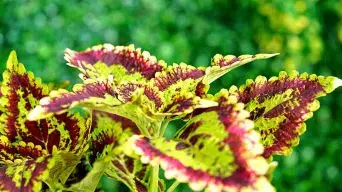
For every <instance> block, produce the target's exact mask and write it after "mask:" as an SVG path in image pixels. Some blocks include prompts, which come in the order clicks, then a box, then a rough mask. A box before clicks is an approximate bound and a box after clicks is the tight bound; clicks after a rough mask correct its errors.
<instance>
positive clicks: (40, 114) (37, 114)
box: [27, 106, 47, 121]
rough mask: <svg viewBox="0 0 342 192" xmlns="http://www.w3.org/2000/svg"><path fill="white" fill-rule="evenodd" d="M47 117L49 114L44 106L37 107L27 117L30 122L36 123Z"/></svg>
mask: <svg viewBox="0 0 342 192" xmlns="http://www.w3.org/2000/svg"><path fill="white" fill-rule="evenodd" d="M46 115H47V114H46V110H45V108H43V107H42V106H37V107H36V108H34V109H33V110H32V111H31V112H30V113H29V114H28V115H27V119H28V120H29V121H35V120H38V119H42V118H44V117H46Z"/></svg>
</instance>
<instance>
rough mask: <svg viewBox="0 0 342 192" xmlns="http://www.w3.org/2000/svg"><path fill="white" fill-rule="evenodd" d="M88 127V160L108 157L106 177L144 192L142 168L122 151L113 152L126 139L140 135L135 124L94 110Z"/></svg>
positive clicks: (143, 166) (143, 169)
mask: <svg viewBox="0 0 342 192" xmlns="http://www.w3.org/2000/svg"><path fill="white" fill-rule="evenodd" d="M92 127H93V129H94V130H93V132H92V141H91V142H92V151H93V152H92V159H94V158H100V159H101V158H104V157H111V159H110V162H109V164H108V166H107V168H106V170H105V173H106V175H108V176H109V177H111V178H114V179H116V180H119V181H121V182H123V183H124V184H125V185H126V186H127V187H128V188H130V190H131V191H146V182H145V181H144V179H145V178H144V176H145V173H146V165H142V164H141V162H140V161H139V159H134V158H131V157H129V156H126V155H125V154H124V153H123V152H122V150H125V149H117V148H120V147H121V144H122V143H124V142H125V141H126V140H127V138H129V137H130V136H132V135H135V134H136V135H139V134H141V133H140V131H139V129H138V127H137V126H136V125H135V123H134V122H133V121H131V120H129V119H127V118H124V117H121V116H118V115H114V114H110V113H105V112H100V111H94V112H93V126H92ZM118 151H119V152H118ZM143 189H144V190H143Z"/></svg>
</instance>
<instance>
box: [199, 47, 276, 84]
mask: <svg viewBox="0 0 342 192" xmlns="http://www.w3.org/2000/svg"><path fill="white" fill-rule="evenodd" d="M276 55H278V53H276V54H256V55H241V56H239V57H236V56H234V55H226V56H222V55H220V54H216V55H215V56H214V58H212V60H211V67H208V68H207V69H206V76H205V78H204V83H205V84H210V83H211V82H213V81H215V80H216V79H218V78H220V77H221V76H222V75H224V74H226V73H228V72H229V71H231V70H233V69H235V68H236V67H239V66H241V65H244V64H246V63H249V62H252V61H255V60H258V59H268V58H270V57H273V56H276Z"/></svg>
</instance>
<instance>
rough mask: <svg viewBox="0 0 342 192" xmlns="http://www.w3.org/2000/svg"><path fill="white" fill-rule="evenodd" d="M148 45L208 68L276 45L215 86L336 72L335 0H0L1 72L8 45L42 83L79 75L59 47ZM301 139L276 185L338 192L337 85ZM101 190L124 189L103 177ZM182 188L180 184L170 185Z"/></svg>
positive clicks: (341, 146) (341, 143)
mask: <svg viewBox="0 0 342 192" xmlns="http://www.w3.org/2000/svg"><path fill="white" fill-rule="evenodd" d="M105 42H107V43H112V44H115V45H127V44H131V43H134V44H135V45H136V47H141V48H143V50H148V51H150V52H151V53H152V54H153V55H155V56H157V58H159V59H164V60H165V61H166V62H168V63H169V64H171V63H173V62H175V63H179V62H181V61H183V62H185V63H188V64H192V65H195V66H207V65H209V63H210V58H211V57H212V56H214V55H215V54H216V53H221V54H224V55H226V54H235V55H240V54H253V53H259V52H265V53H273V52H280V53H281V55H280V56H278V57H276V58H274V59H270V60H266V61H257V62H254V63H251V64H248V65H246V66H243V67H240V68H238V69H236V70H234V71H232V72H230V73H229V74H227V75H225V76H224V77H222V78H221V79H219V80H218V81H217V82H216V83H214V85H213V86H212V88H211V90H210V91H211V92H216V91H217V90H219V89H220V88H222V87H224V88H228V87H229V86H230V85H232V84H237V85H239V84H242V83H244V81H245V80H246V79H247V78H255V77H256V76H257V75H259V74H262V75H265V76H268V77H270V76H272V75H277V74H278V72H279V71H280V70H286V71H290V70H292V69H296V70H298V71H300V72H304V71H307V72H310V73H317V74H322V75H334V76H338V77H340V78H342V73H341V72H342V53H341V50H342V1H341V0H320V1H319V0H297V1H296V0H286V1H284V0H268V1H266V0H240V1H235V0H195V1H193V0H175V1H167V0H165V1H163V0H139V1H134V0H121V1H110V0H104V1H80V0H69V1H60V0H36V1H29V0H27V1H24V0H13V1H12V0H0V60H1V63H2V65H1V67H0V68H1V70H3V69H4V66H5V65H4V63H5V60H6V58H7V56H8V54H9V52H10V50H12V49H15V50H17V52H18V55H19V58H20V60H21V61H22V62H23V63H25V64H26V66H27V68H28V69H29V70H32V71H34V72H35V74H36V76H40V77H42V79H43V80H44V81H45V82H62V81H64V80H70V81H71V83H72V84H73V83H75V82H76V81H78V79H77V71H75V70H73V69H71V68H68V67H67V66H66V65H65V62H64V61H63V50H64V49H65V48H67V47H69V48H71V49H76V50H83V49H85V48H87V47H89V46H92V45H95V44H101V43H105ZM320 101H321V108H320V110H319V111H318V112H316V113H315V115H314V118H313V119H311V120H309V121H308V130H307V132H306V134H305V135H304V136H302V137H301V146H300V147H297V148H295V150H294V152H293V153H292V154H291V155H290V156H288V157H276V158H275V159H276V160H278V161H279V166H278V168H277V169H276V171H275V174H274V179H273V181H272V183H273V184H274V185H275V187H276V188H277V189H278V191H342V185H341V183H342V118H341V117H342V89H341V88H340V89H339V90H337V91H335V92H334V93H333V94H331V95H329V96H328V97H326V98H323V99H320ZM101 186H102V188H103V191H124V190H125V188H124V187H123V186H122V185H120V184H118V183H113V182H111V181H109V180H108V179H103V180H102V183H101ZM178 189H179V191H187V190H188V189H186V186H181V187H179V188H178Z"/></svg>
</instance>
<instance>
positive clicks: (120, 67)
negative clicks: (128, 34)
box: [65, 44, 166, 79]
mask: <svg viewBox="0 0 342 192" xmlns="http://www.w3.org/2000/svg"><path fill="white" fill-rule="evenodd" d="M65 59H66V60H67V61H68V63H69V65H70V66H72V67H75V68H78V69H79V70H81V71H82V72H83V73H84V74H85V75H88V76H90V77H94V76H102V75H103V74H101V73H104V74H105V73H108V72H110V73H114V74H116V75H115V76H114V77H115V78H118V79H120V78H121V76H123V75H125V74H127V76H128V74H129V75H130V76H131V75H134V74H140V75H141V76H142V77H144V78H146V79H151V78H153V77H154V75H155V73H156V72H158V71H162V70H163V69H164V68H165V66H166V64H165V62H164V61H157V59H156V57H154V56H151V55H150V53H149V52H147V51H141V49H140V48H138V49H135V48H134V45H129V46H113V45H111V44H104V45H97V46H94V47H92V48H89V49H87V50H85V51H82V52H76V51H72V50H70V49H67V50H66V51H65ZM98 63H103V64H105V65H106V66H107V68H106V69H107V72H106V71H104V70H101V69H100V68H102V69H104V67H103V66H102V67H100V66H96V64H98ZM116 71H124V73H123V74H121V75H119V74H118V73H117V72H116Z"/></svg>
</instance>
